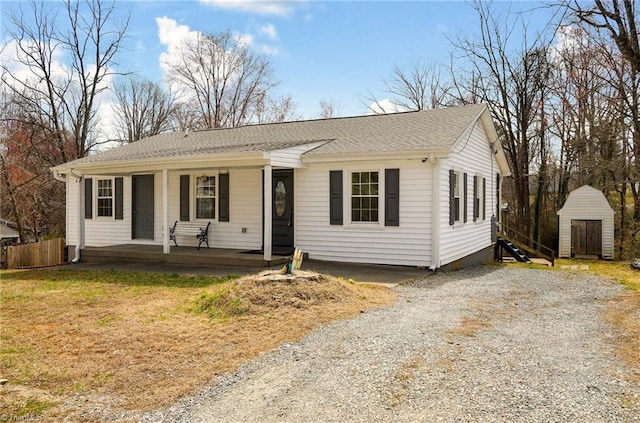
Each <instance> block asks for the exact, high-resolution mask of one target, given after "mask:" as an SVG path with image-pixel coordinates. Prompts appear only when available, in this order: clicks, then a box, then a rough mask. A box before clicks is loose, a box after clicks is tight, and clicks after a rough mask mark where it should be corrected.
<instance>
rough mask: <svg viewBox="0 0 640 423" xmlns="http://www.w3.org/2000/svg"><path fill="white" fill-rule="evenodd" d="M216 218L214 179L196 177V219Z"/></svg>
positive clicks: (212, 177) (213, 177) (210, 177)
mask: <svg viewBox="0 0 640 423" xmlns="http://www.w3.org/2000/svg"><path fill="white" fill-rule="evenodd" d="M215 216H216V177H215V176H197V177H196V219H214V218H215Z"/></svg>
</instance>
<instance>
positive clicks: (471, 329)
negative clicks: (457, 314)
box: [449, 316, 491, 337]
mask: <svg viewBox="0 0 640 423" xmlns="http://www.w3.org/2000/svg"><path fill="white" fill-rule="evenodd" d="M490 327H491V323H490V322H488V321H487V320H485V319H483V318H480V317H476V316H463V317H462V319H460V323H458V326H456V327H455V328H453V329H451V330H450V331H449V333H451V334H454V335H460V336H467V337H473V336H476V334H477V333H478V332H479V331H481V330H484V329H488V328H490Z"/></svg>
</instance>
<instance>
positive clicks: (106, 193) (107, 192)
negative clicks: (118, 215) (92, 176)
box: [97, 179, 113, 217]
mask: <svg viewBox="0 0 640 423" xmlns="http://www.w3.org/2000/svg"><path fill="white" fill-rule="evenodd" d="M97 200H98V217H112V216H113V179H98V195H97Z"/></svg>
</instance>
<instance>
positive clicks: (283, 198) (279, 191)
mask: <svg viewBox="0 0 640 423" xmlns="http://www.w3.org/2000/svg"><path fill="white" fill-rule="evenodd" d="M274 203H275V206H276V215H277V216H278V217H282V216H284V212H285V210H286V209H287V189H286V188H285V186H284V181H278V182H277V183H276V189H275V199H274Z"/></svg>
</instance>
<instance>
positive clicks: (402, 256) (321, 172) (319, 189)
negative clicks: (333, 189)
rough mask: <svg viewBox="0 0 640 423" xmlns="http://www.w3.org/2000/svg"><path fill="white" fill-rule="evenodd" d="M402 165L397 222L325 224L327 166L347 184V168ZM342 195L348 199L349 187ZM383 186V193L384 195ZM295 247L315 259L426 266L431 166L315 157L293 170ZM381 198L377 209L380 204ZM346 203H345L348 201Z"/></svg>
mask: <svg viewBox="0 0 640 423" xmlns="http://www.w3.org/2000/svg"><path fill="white" fill-rule="evenodd" d="M392 168H398V169H400V226H397V227H391V226H388V227H385V226H384V214H383V213H382V212H381V213H380V222H381V223H380V224H379V225H372V224H366V223H365V224H357V223H356V224H350V223H349V220H350V213H348V214H347V213H345V215H344V224H343V225H330V224H329V171H331V170H342V171H343V172H344V173H343V178H344V180H345V186H347V181H348V178H349V171H351V170H365V169H369V170H380V171H381V173H382V174H381V175H380V176H381V178H380V179H381V182H380V184H381V187H382V186H383V174H384V169H392ZM343 194H344V195H343V201H344V202H345V204H346V203H348V202H349V201H350V200H349V195H348V194H349V190H347V189H345V191H344V193H343ZM383 196H384V195H383V190H381V198H380V200H382V199H383ZM295 198H296V201H295V202H296V207H295V216H296V219H295V225H296V226H295V228H296V247H298V248H300V249H301V250H302V251H304V252H308V253H309V257H310V258H312V259H318V260H332V261H341V262H360V263H381V264H398V265H408V266H428V265H430V261H431V168H430V167H429V166H428V165H426V164H423V163H421V162H420V160H415V161H393V162H392V161H390V162H367V163H358V164H357V167H355V165H354V164H353V163H332V164H325V163H317V164H310V165H309V167H308V168H305V169H297V170H296V172H295ZM383 204H384V203H383V201H381V204H380V209H381V211H382V210H383V208H384V206H383ZM347 208H348V207H347Z"/></svg>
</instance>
